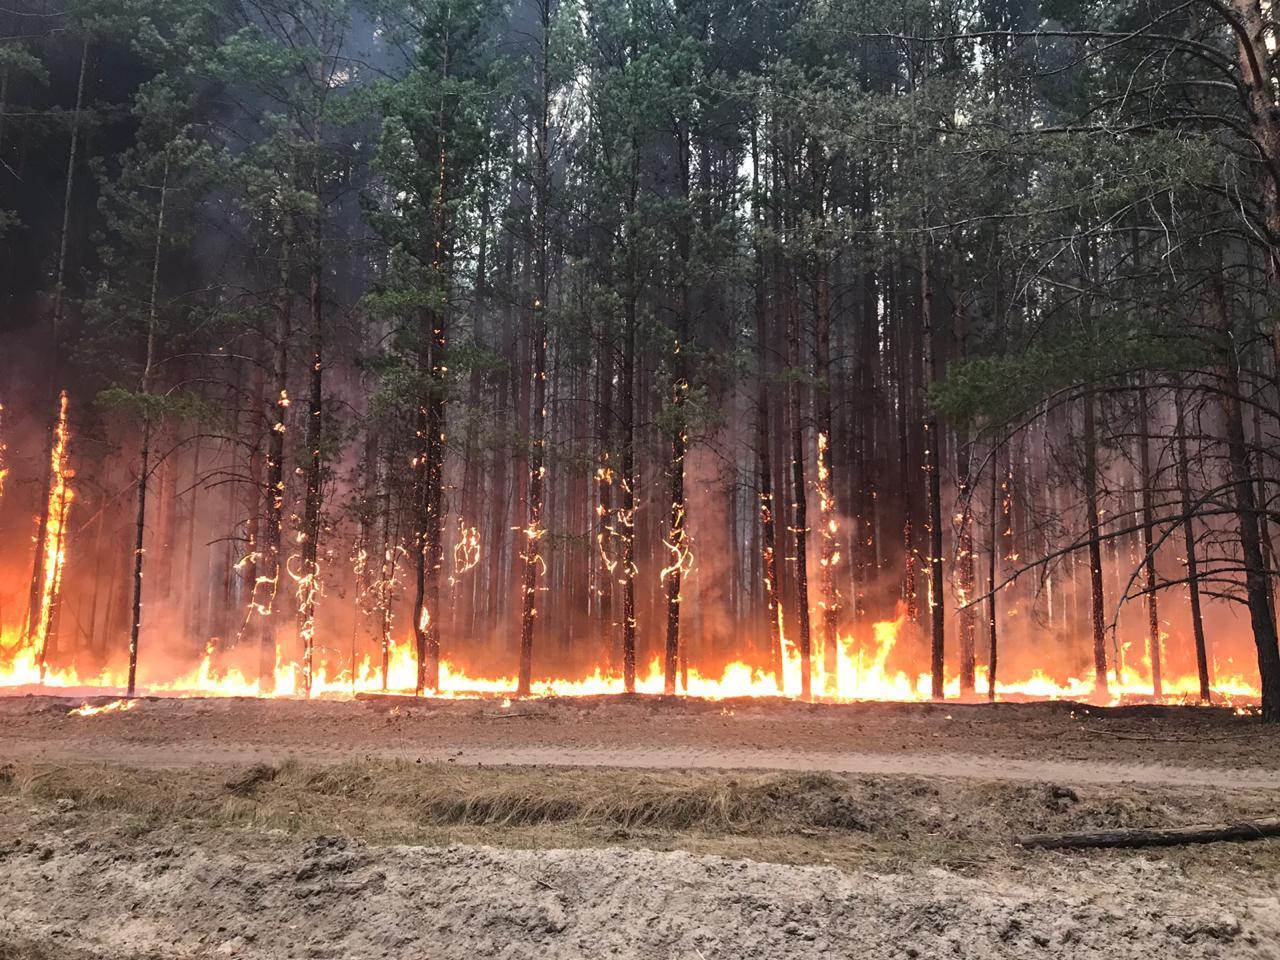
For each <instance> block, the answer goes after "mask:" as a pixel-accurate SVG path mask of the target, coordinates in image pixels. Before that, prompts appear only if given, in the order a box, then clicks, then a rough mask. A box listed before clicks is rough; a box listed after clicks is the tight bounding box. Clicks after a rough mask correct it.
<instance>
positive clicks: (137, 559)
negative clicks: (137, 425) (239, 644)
mask: <svg viewBox="0 0 1280 960" xmlns="http://www.w3.org/2000/svg"><path fill="white" fill-rule="evenodd" d="M168 195H169V168H168V166H167V165H166V166H165V176H164V181H163V182H162V183H161V185H160V203H159V206H158V208H157V212H156V237H155V246H154V254H153V256H152V258H151V296H150V298H149V303H148V305H147V346H146V359H145V360H144V361H143V367H142V389H141V391H140V392H141V394H142V403H143V412H142V448H141V450H140V456H139V460H140V461H141V462H140V464H139V467H138V484H137V512H136V514H135V519H134V531H133V603H132V604H131V605H130V623H129V685H128V690H127V691H126V694H125V695H126V696H129V697H132V696H133V695H134V692H135V691H136V689H137V685H138V636H139V634H140V633H141V631H142V567H143V558H144V550H143V544H144V539H145V536H146V529H147V480H148V474H149V473H150V470H151V410H150V408H149V407H148V406H147V403H148V401H149V399H150V397H151V378H152V374H153V371H154V369H155V362H156V321H157V319H158V316H159V314H158V297H159V291H160V251H161V249H162V247H163V243H164V214H165V203H166V201H167V200H168Z"/></svg>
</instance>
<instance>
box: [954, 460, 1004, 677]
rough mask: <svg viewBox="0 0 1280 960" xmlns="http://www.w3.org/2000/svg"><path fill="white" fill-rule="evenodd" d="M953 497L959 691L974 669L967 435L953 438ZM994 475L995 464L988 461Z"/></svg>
mask: <svg viewBox="0 0 1280 960" xmlns="http://www.w3.org/2000/svg"><path fill="white" fill-rule="evenodd" d="M956 460H957V463H956V497H957V499H958V500H959V501H960V508H959V509H960V512H959V514H958V515H957V526H958V529H957V530H956V570H955V571H954V574H953V575H954V576H955V580H956V594H957V597H956V601H957V603H956V605H957V606H958V607H959V608H960V610H959V613H960V693H961V695H963V694H967V693H972V692H973V690H974V685H975V678H974V675H975V673H976V671H977V642H976V641H977V628H978V624H977V611H976V610H975V609H974V608H973V607H972V606H970V604H971V603H972V602H973V595H974V592H975V590H974V587H975V585H976V583H977V572H976V570H975V568H974V564H975V557H974V553H973V486H972V482H971V480H970V476H969V472H970V470H971V469H972V465H973V446H972V444H971V443H970V441H969V438H968V437H967V436H962V437H958V438H957V440H956ZM991 470H992V476H993V477H994V476H995V464H994V463H992V465H991Z"/></svg>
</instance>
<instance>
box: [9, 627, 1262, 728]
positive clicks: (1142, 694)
mask: <svg viewBox="0 0 1280 960" xmlns="http://www.w3.org/2000/svg"><path fill="white" fill-rule="evenodd" d="M904 621H905V616H900V617H899V618H898V619H896V620H890V621H882V622H878V623H876V624H874V625H873V629H872V639H871V642H869V643H865V644H859V643H858V642H856V641H855V640H854V638H852V637H849V636H844V635H842V636H841V637H840V638H839V640H840V645H839V649H838V651H837V653H836V656H835V657H834V663H835V670H834V672H833V673H829V672H828V671H827V670H826V667H825V665H824V663H825V662H826V658H822V657H815V658H814V664H813V669H814V675H813V680H814V688H815V689H819V690H822V691H825V693H824V695H823V696H822V697H820V698H817V699H820V700H822V701H825V702H833V703H853V702H859V701H902V702H920V701H925V700H928V699H930V696H931V682H930V676H929V674H928V673H911V672H909V671H906V670H901V669H895V668H891V667H889V666H888V665H887V664H888V663H889V661H890V660H891V658H892V655H893V653H894V650H895V646H896V645H897V644H898V642H899V640H900V634H901V631H902V630H903V629H904ZM15 648H16V650H15ZM10 651H15V652H10ZM220 659H221V658H219V656H218V655H217V653H216V652H215V650H214V648H213V645H212V644H210V645H209V647H208V648H207V649H206V651H205V654H204V656H203V657H202V658H201V659H200V661H199V663H198V664H197V665H196V666H194V667H193V668H191V669H189V670H186V671H181V672H177V673H175V674H174V675H172V676H169V677H165V678H155V679H151V680H145V679H144V681H143V682H141V683H140V684H139V692H140V693H142V694H146V695H150V696H179V697H257V696H271V697H304V696H307V695H308V690H309V693H310V695H311V696H318V697H327V698H349V697H352V696H355V695H356V694H372V693H378V692H386V691H391V692H397V693H412V692H413V690H414V688H415V684H416V681H417V670H418V668H417V660H416V654H415V649H414V645H413V643H412V641H411V640H402V641H400V642H398V643H393V644H391V646H390V648H389V650H388V653H387V662H386V668H385V672H384V669H383V664H382V662H381V657H380V656H374V655H366V656H364V657H362V658H361V659H360V660H359V662H358V663H357V664H356V667H355V669H354V670H352V669H350V667H349V666H346V667H337V668H336V669H335V668H333V667H332V666H331V665H329V664H325V663H320V664H318V665H317V666H316V669H315V671H314V674H313V675H312V676H311V677H310V680H309V683H308V678H307V675H306V671H305V667H304V663H303V662H302V661H299V662H297V663H295V662H291V661H288V660H286V659H284V658H283V656H282V654H280V652H279V651H278V652H277V660H276V666H275V670H274V673H273V675H272V679H271V681H270V682H269V686H270V689H265V688H264V686H263V685H262V684H261V683H260V682H259V681H258V679H257V677H256V676H255V675H254V673H253V670H252V669H247V670H246V669H241V668H237V667H234V666H232V667H220V666H219V665H218V663H219V660H220ZM800 669H801V664H800V657H799V653H798V651H797V650H796V649H795V647H794V646H793V645H792V644H790V643H789V642H788V643H786V653H785V655H784V657H783V682H782V684H781V685H779V683H778V682H777V679H776V676H775V675H774V673H773V672H772V671H771V670H769V669H767V668H765V667H761V666H755V665H752V664H750V663H746V662H744V661H742V660H735V661H732V662H730V663H728V664H726V665H725V666H724V668H723V669H722V670H721V671H719V672H718V673H703V672H702V671H701V670H699V669H698V668H697V667H696V666H689V667H688V669H687V670H686V671H684V672H683V673H682V677H681V683H680V686H679V687H678V693H680V694H681V695H685V696H690V697H697V698H703V699H708V700H723V699H729V698H734V697H788V698H796V697H798V696H799V692H800ZM144 678H145V671H144ZM1197 683H1198V681H1197V678H1196V677H1195V676H1194V675H1190V676H1184V677H1173V678H1166V681H1165V690H1164V695H1163V696H1162V697H1160V698H1159V701H1161V702H1167V703H1181V702H1191V701H1192V700H1194V698H1195V695H1196V690H1197ZM977 685H978V692H979V694H981V695H982V696H984V697H985V695H986V689H987V680H986V673H985V671H984V670H983V669H982V668H981V667H980V668H979V669H978V674H977ZM125 686H126V671H125V668H124V667H123V666H121V667H118V668H108V669H104V670H102V671H101V672H99V673H96V674H92V675H82V674H79V673H77V672H76V670H74V669H71V668H64V669H59V668H53V667H50V668H47V669H46V670H45V671H44V674H43V677H42V674H41V671H40V668H39V664H38V662H37V650H36V649H35V648H34V647H31V646H29V645H27V646H23V645H22V644H19V643H16V641H12V640H11V639H10V638H5V640H4V642H3V643H0V693H3V692H4V690H5V689H12V688H21V690H22V692H24V693H25V692H31V691H32V690H33V689H38V688H44V689H47V690H49V691H50V692H56V691H57V690H60V689H74V690H77V691H84V690H99V691H101V692H102V693H104V694H110V693H113V692H119V691H123V690H124V689H125ZM516 686H517V678H516V676H515V675H514V674H512V675H509V676H486V675H475V674H473V673H470V672H468V671H467V670H465V669H464V668H462V667H460V666H458V665H456V664H454V663H451V662H449V661H448V660H442V661H441V663H440V682H439V688H438V689H437V690H434V691H431V690H428V691H427V694H428V695H429V696H435V697H442V698H482V697H507V696H510V695H511V694H512V692H513V691H514V690H515V689H516ZM663 689H664V673H663V665H662V662H661V658H660V657H656V656H655V657H653V658H652V660H650V661H649V662H648V663H647V665H645V666H644V667H643V668H642V669H640V670H638V671H637V675H636V680H635V691H636V693H639V694H644V695H660V694H662V693H663ZM1107 689H1108V694H1107V696H1106V697H1105V698H1103V699H1101V700H1099V699H1098V698H1097V697H1096V696H1095V692H1096V690H1095V685H1094V684H1093V682H1092V681H1090V680H1087V679H1081V678H1076V677H1069V678H1067V679H1065V680H1060V679H1056V678H1054V677H1052V676H1050V675H1049V674H1048V673H1046V672H1044V671H1041V670H1036V671H1033V672H1032V673H1031V674H1030V675H1029V676H1027V677H1025V678H1023V679H1021V680H1011V681H1001V682H1000V683H999V685H998V688H997V696H998V698H999V699H1006V700H1026V699H1036V700H1079V701H1084V702H1095V703H1099V704H1101V705H1116V704H1120V703H1124V702H1151V701H1153V700H1154V699H1156V698H1153V696H1152V692H1151V680H1150V676H1149V670H1148V669H1147V668H1146V665H1145V662H1143V663H1139V664H1136V665H1127V666H1125V667H1122V668H1121V670H1120V671H1119V672H1118V674H1116V675H1113V676H1112V678H1111V680H1110V682H1109V684H1108V688H1107ZM945 691H946V696H947V697H948V698H956V697H959V696H960V684H959V679H958V678H957V677H955V676H948V678H947V681H946V684H945ZM1213 691H1214V700H1215V701H1216V702H1218V703H1229V704H1235V705H1244V706H1248V705H1249V704H1252V703H1255V702H1256V701H1257V699H1258V696H1259V692H1258V690H1257V687H1256V684H1252V683H1250V682H1249V681H1248V680H1247V679H1246V678H1244V677H1243V676H1232V675H1228V674H1222V675H1219V676H1218V678H1217V679H1216V681H1215V682H1214V685H1213ZM625 692H626V690H625V686H624V679H623V676H622V675H621V673H618V672H614V671H610V670H606V669H600V668H597V669H596V670H594V671H593V672H592V673H590V674H589V675H586V676H577V677H543V678H536V679H534V680H533V681H532V683H531V695H532V696H534V697H578V696H602V695H615V694H622V693H625ZM130 702H132V701H128V700H120V701H115V703H117V704H126V703H130ZM123 709H131V708H130V707H128V706H112V705H108V706H107V707H100V708H92V709H91V710H90V711H89V712H88V713H81V714H77V715H90V713H98V712H104V711H110V710H123Z"/></svg>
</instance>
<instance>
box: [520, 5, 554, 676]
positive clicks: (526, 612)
mask: <svg viewBox="0 0 1280 960" xmlns="http://www.w3.org/2000/svg"><path fill="white" fill-rule="evenodd" d="M554 2H555V0H539V2H538V6H537V11H538V21H539V27H540V29H541V37H540V50H539V54H540V56H539V59H538V62H537V64H536V71H537V80H538V104H537V106H538V113H537V118H536V122H537V135H536V137H535V139H534V151H535V167H536V170H535V175H534V176H535V179H534V184H533V193H534V206H535V209H534V214H533V219H534V223H533V231H534V285H535V288H534V298H533V306H532V337H533V423H532V426H531V443H530V454H529V512H528V516H527V521H526V523H525V527H524V550H523V553H522V560H523V573H522V576H521V593H522V596H523V604H522V607H521V612H520V676H519V679H518V682H517V686H516V695H517V696H521V697H527V696H528V695H529V685H530V679H531V673H532V670H533V627H534V621H535V619H536V618H537V616H538V574H539V573H541V572H542V570H543V569H544V567H545V561H544V560H543V557H542V540H543V538H544V537H545V536H546V531H545V530H544V529H543V527H542V496H543V483H544V481H545V479H546V472H547V469H546V452H547V450H546V448H547V293H548V276H547V272H548V264H547V257H548V249H547V244H548V236H547V228H548V204H549V203H550V199H551V198H550V192H551V173H550V170H551V168H550V163H551V157H550V150H551V65H550V62H549V60H550V56H549V54H550V50H551V26H552V24H551V20H552V10H553V4H554Z"/></svg>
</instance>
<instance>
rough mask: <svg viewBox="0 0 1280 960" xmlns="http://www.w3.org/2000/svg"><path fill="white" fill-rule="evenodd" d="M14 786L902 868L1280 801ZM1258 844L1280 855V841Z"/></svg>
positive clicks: (1020, 787)
mask: <svg viewBox="0 0 1280 960" xmlns="http://www.w3.org/2000/svg"><path fill="white" fill-rule="evenodd" d="M1082 793H1083V792H1082ZM3 794H8V795H9V796H11V797H13V798H15V799H23V800H26V801H29V802H33V803H38V804H41V805H44V806H48V807H50V808H52V809H55V810H56V809H59V808H62V809H68V810H69V809H76V810H79V811H81V812H86V811H94V812H96V813H98V814H100V815H102V816H104V817H110V818H112V819H116V820H118V821H119V826H120V829H123V830H126V831H146V830H149V829H152V828H154V827H157V826H160V825H164V824H167V823H171V822H174V821H199V822H201V823H203V824H206V825H209V826H213V827H226V828H240V829H259V830H260V829H280V830H286V831H289V832H295V833H298V832H300V833H338V834H344V835H348V836H354V837H360V838H363V839H367V840H370V841H374V842H381V843H420V844H450V843H484V844H492V845H506V846H519V847H535V848H538V847H541V848H545V847H580V846H603V845H625V846H643V847H648V848H651V849H659V850H662V849H686V850H691V851H693V852H701V853H718V854H723V855H726V856H745V857H751V858H754V859H759V860H771V861H778V862H790V863H815V862H826V863H835V864H837V865H853V864H864V865H865V864H867V863H868V862H875V863H880V864H882V865H884V866H886V867H892V866H894V865H895V864H899V863H905V862H907V861H911V862H915V863H919V862H920V861H922V860H923V861H932V862H936V863H938V864H941V865H946V866H948V867H950V868H952V869H965V868H967V867H973V868H979V867H981V865H982V864H984V863H991V862H994V861H996V860H1000V861H1004V860H1007V859H1008V858H1010V857H1014V856H1019V855H1020V854H1018V853H1017V852H1016V851H1015V850H1014V849H1013V848H1012V847H1011V845H1010V844H1009V837H1010V836H1011V835H1012V834H1013V833H1021V832H1035V831H1042V830H1069V829H1086V828H1096V827H1102V826H1132V825H1155V824H1168V823H1174V824H1176V823H1193V822H1206V821H1214V820H1229V819H1233V818H1241V817H1249V816H1259V815H1266V814H1268V813H1273V812H1274V811H1273V806H1274V803H1273V798H1271V797H1269V796H1267V795H1265V794H1255V793H1249V792H1235V793H1217V794H1215V793H1212V792H1210V791H1205V790H1196V789H1186V790H1176V789H1173V788H1164V789H1154V788H1150V789H1148V788H1136V787H1124V786H1117V787H1108V788H1091V789H1090V791H1089V792H1088V793H1087V794H1085V795H1077V794H1076V793H1075V792H1073V791H1070V790H1067V789H1064V788H1062V787H1057V786H1054V785H1052V784H1017V783H983V782H978V781H959V780H943V779H923V778H913V777H847V776H839V775H833V774H805V773H800V774H796V773H772V774H740V775H730V774H722V773H712V772H705V771H704V772H687V773H681V772H647V771H631V770H627V771H623V770H599V769H573V768H555V769H538V768H519V767H506V768H490V769H484V768H473V767H454V766H451V765H448V764H415V763H408V762H397V761H358V762H348V763H342V764H337V765H332V766H318V767H308V766H303V765H300V764H296V763H293V762H286V763H284V764H281V765H279V766H269V765H263V764H259V765H255V766H253V767H249V768H247V769H239V770H226V769H223V770H219V769H217V768H210V767H201V768H192V769H189V770H167V771H137V770H130V769H124V768H114V767H112V768H108V767H98V766H91V765H43V764H20V765H16V766H15V765H11V766H7V767H0V795H3ZM1253 850H1254V854H1256V855H1257V856H1260V857H1261V858H1262V859H1263V860H1264V861H1267V862H1270V861H1272V860H1274V861H1276V865H1277V866H1278V867H1280V842H1275V843H1269V844H1258V845H1255V846H1254V848H1253ZM1171 856H1175V857H1176V856H1181V855H1180V854H1172V855H1171ZM1189 856H1192V857H1198V858H1200V859H1204V858H1205V857H1212V856H1214V854H1213V853H1212V851H1206V852H1201V853H1194V854H1190V855H1189Z"/></svg>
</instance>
